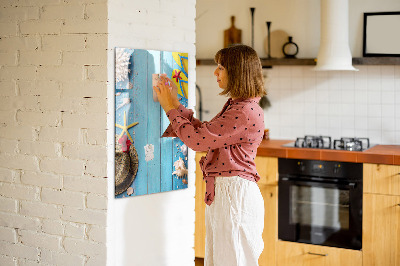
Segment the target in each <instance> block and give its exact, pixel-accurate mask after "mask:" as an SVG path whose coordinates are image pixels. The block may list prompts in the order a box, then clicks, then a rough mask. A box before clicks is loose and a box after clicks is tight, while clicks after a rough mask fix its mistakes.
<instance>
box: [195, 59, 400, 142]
mask: <svg viewBox="0 0 400 266" xmlns="http://www.w3.org/2000/svg"><path fill="white" fill-rule="evenodd" d="M356 68H358V69H359V71H358V72H346V71H339V72H315V71H312V67H309V66H274V67H273V68H272V69H268V70H264V73H265V75H266V76H267V79H266V88H267V90H268V98H269V100H270V102H271V105H272V106H271V108H269V109H268V110H266V111H264V115H265V126H266V128H269V129H270V136H271V138H274V139H295V138H296V137H300V136H304V135H305V134H309V135H326V136H332V137H333V138H335V139H337V138H340V137H369V138H370V141H371V143H374V144H400V66H394V65H392V66H365V65H360V66H356ZM213 71H214V67H212V66H200V67H198V68H197V74H198V77H197V84H198V85H199V86H200V87H201V89H202V95H203V110H205V111H209V113H203V119H204V120H209V119H211V118H212V117H213V115H215V114H216V113H217V112H218V111H219V109H220V108H221V107H222V105H223V104H224V102H225V100H226V98H224V97H221V96H218V97H215V95H217V93H218V92H219V89H218V87H217V84H216V81H215V77H214V76H213V74H212V73H213Z"/></svg>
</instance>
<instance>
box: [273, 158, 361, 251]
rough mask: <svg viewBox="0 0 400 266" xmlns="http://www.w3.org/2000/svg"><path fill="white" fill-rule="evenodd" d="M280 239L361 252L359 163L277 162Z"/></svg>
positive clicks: (294, 160)
mask: <svg viewBox="0 0 400 266" xmlns="http://www.w3.org/2000/svg"><path fill="white" fill-rule="evenodd" d="M278 168H279V183H278V184H279V194H278V238H279V239H281V240H286V241H293V242H301V243H309V244H316V245H323V246H331V247H339V248H348V249H356V250H360V249H361V247H362V246H361V243H362V174H363V168H362V164H360V163H348V162H333V161H317V160H297V159H283V158H280V159H279V160H278Z"/></svg>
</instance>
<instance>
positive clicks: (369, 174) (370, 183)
mask: <svg viewBox="0 0 400 266" xmlns="http://www.w3.org/2000/svg"><path fill="white" fill-rule="evenodd" d="M363 171H364V172H363V173H364V179H363V183H364V187H363V188H364V193H376V194H385V195H400V166H398V165H385V164H368V163H365V164H364V167H363Z"/></svg>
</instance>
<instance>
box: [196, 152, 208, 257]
mask: <svg viewBox="0 0 400 266" xmlns="http://www.w3.org/2000/svg"><path fill="white" fill-rule="evenodd" d="M205 155H206V153H205V152H196V156H195V160H196V194H195V216H196V217H195V229H194V255H195V257H197V258H204V253H205V244H206V242H205V240H206V224H205V221H204V219H205V216H204V214H205V210H206V204H205V203H204V195H205V193H206V183H205V182H204V181H203V172H202V171H201V169H200V166H199V161H200V159H201V157H202V156H205Z"/></svg>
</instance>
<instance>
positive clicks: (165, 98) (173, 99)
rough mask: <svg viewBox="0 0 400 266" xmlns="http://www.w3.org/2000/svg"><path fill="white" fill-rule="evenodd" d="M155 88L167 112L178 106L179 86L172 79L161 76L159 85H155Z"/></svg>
mask: <svg viewBox="0 0 400 266" xmlns="http://www.w3.org/2000/svg"><path fill="white" fill-rule="evenodd" d="M174 87H175V88H174ZM153 90H154V92H155V93H156V94H157V98H158V101H159V102H160V105H161V107H162V108H163V109H164V111H165V113H167V112H168V111H169V110H171V109H176V108H178V106H179V101H178V99H177V96H176V91H177V87H176V86H175V84H174V83H173V82H172V81H171V80H170V79H168V78H166V77H163V76H161V77H160V80H159V81H158V84H157V86H153ZM174 91H175V92H174ZM177 102H178V103H177ZM177 104H178V105H177Z"/></svg>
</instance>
